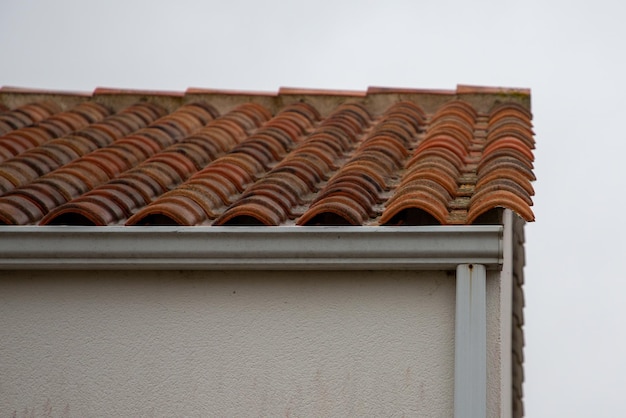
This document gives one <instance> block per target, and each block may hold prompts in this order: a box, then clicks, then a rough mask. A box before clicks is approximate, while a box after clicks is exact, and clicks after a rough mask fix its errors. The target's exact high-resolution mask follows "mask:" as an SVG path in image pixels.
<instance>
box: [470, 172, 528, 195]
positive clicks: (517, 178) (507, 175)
mask: <svg viewBox="0 0 626 418" xmlns="http://www.w3.org/2000/svg"><path fill="white" fill-rule="evenodd" d="M529 173H530V175H531V176H532V178H529V177H528V176H529ZM500 179H507V180H511V181H514V182H516V183H517V185H518V186H520V187H521V188H523V189H524V191H525V192H526V193H527V194H528V195H529V196H533V195H534V194H535V190H534V188H533V186H532V184H531V183H530V181H532V180H534V175H533V174H532V171H530V170H528V171H522V170H520V168H519V166H511V165H505V166H495V167H494V169H493V170H490V171H489V172H487V173H485V172H483V173H481V175H480V177H479V178H478V181H477V182H476V186H475V188H476V190H481V188H483V187H485V186H486V185H487V184H490V183H495V182H496V181H498V180H500Z"/></svg>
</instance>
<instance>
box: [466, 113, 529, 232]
mask: <svg viewBox="0 0 626 418" xmlns="http://www.w3.org/2000/svg"><path fill="white" fill-rule="evenodd" d="M532 135H533V133H532V125H531V114H530V112H529V111H528V110H526V109H525V108H523V107H522V106H520V105H517V104H514V103H508V104H504V105H500V106H497V107H496V108H494V109H493V110H492V111H491V112H490V114H489V121H488V129H487V139H486V143H485V148H484V149H483V153H482V156H481V161H480V162H479V163H478V166H477V170H476V171H477V182H476V185H475V189H474V194H473V196H472V198H471V200H470V204H469V209H468V215H467V222H474V221H476V220H477V219H478V217H480V216H481V215H483V214H484V213H486V212H488V211H490V210H492V209H494V208H495V207H506V208H509V209H511V210H513V211H515V212H516V213H518V214H519V215H520V216H522V217H523V218H524V219H526V220H527V221H531V220H533V219H534V215H533V213H532V210H531V208H530V207H531V206H532V200H531V196H532V195H533V194H534V190H533V187H532V185H531V183H530V182H531V181H533V180H534V179H535V177H534V174H533V173H532V168H533V161H534V155H533V152H532V149H533V148H534V138H533V136H532Z"/></svg>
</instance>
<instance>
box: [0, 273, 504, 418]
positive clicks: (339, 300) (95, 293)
mask: <svg viewBox="0 0 626 418" xmlns="http://www.w3.org/2000/svg"><path fill="white" fill-rule="evenodd" d="M497 276H498V275H497V274H495V275H494V274H491V275H490V276H489V280H488V287H487V291H488V306H487V308H488V327H489V328H488V342H487V344H488V345H487V346H488V357H487V361H488V365H489V366H488V410H489V415H490V416H498V408H499V404H500V398H499V385H500V383H499V376H500V365H499V364H498V363H499V361H500V353H499V341H498V336H499V331H498V329H499V328H498V320H497V318H498V315H499V303H498V297H499V284H498V281H497ZM494 277H495V278H494ZM454 283H455V282H454V275H448V274H446V273H445V272H438V273H432V272H430V273H429V272H367V271H360V272H308V271H307V272H295V273H294V272H262V271H256V272H252V273H250V272H232V271H231V272H137V271H132V272H96V273H94V272H91V273H87V272H35V273H32V272H31V273H29V272H0V375H1V376H2V379H1V380H0V417H4V416H11V415H12V414H14V413H15V415H16V416H17V417H20V416H23V415H25V416H53V417H56V416H72V417H87V416H136V417H142V416H144V417H152V416H156V417H162V416H423V417H450V416H451V415H452V411H453V390H454V388H453V382H454V301H455V284H454Z"/></svg>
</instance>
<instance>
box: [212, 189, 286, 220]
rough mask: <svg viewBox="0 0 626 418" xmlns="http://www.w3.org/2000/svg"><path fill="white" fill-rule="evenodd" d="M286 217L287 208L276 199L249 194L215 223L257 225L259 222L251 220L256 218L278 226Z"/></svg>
mask: <svg viewBox="0 0 626 418" xmlns="http://www.w3.org/2000/svg"><path fill="white" fill-rule="evenodd" d="M286 217H287V214H286V211H285V209H284V208H283V207H281V206H280V205H278V204H277V203H276V200H275V199H272V198H270V197H268V196H263V195H260V196H247V197H245V198H242V199H241V200H240V201H239V202H238V204H237V206H234V207H232V208H230V209H228V210H227V211H226V212H224V213H223V214H222V215H221V216H220V217H218V218H217V219H216V220H215V222H213V225H216V226H218V225H246V224H248V225H250V224H253V225H255V224H257V223H256V222H250V220H256V221H257V222H258V224H262V225H266V226H278V225H280V223H281V222H282V220H283V219H285V218H286Z"/></svg>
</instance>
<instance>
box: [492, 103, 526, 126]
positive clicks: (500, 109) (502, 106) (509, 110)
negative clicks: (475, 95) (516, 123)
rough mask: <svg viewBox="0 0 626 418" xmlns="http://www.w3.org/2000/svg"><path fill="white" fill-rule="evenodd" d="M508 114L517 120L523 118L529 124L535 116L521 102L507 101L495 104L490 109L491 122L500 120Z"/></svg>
mask: <svg viewBox="0 0 626 418" xmlns="http://www.w3.org/2000/svg"><path fill="white" fill-rule="evenodd" d="M508 116H513V118H515V119H517V120H522V121H524V122H526V123H527V124H528V125H529V126H530V124H531V120H532V117H533V116H532V113H531V112H530V110H528V109H527V108H525V107H524V106H522V105H520V104H519V103H514V102H505V103H499V104H497V105H495V106H494V107H493V108H492V109H491V110H490V111H489V121H490V124H491V123H494V122H498V120H500V119H501V118H505V117H508Z"/></svg>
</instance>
